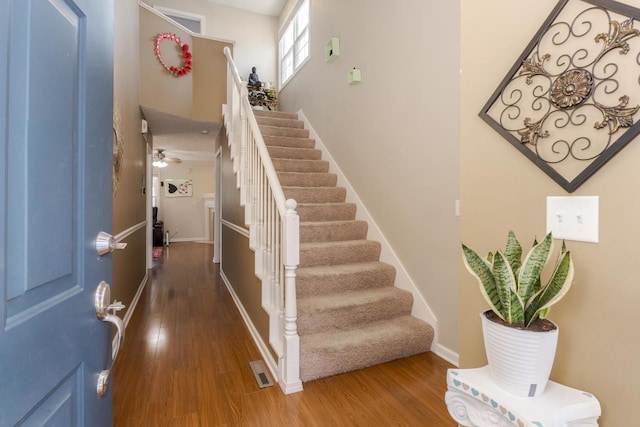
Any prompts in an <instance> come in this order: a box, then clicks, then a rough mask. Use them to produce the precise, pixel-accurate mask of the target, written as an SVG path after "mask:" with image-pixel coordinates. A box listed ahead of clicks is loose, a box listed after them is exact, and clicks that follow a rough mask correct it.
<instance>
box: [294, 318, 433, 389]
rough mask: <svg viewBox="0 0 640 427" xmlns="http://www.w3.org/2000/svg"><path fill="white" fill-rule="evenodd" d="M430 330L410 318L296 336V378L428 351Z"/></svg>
mask: <svg viewBox="0 0 640 427" xmlns="http://www.w3.org/2000/svg"><path fill="white" fill-rule="evenodd" d="M433 336H434V330H433V328H432V327H431V325H429V324H428V323H426V322H423V321H422V320H419V319H417V318H415V317H412V316H402V317H397V318H395V319H392V320H383V321H380V322H374V323H370V324H368V325H366V326H362V327H352V328H347V329H340V330H332V331H325V332H320V333H317V334H312V335H303V336H300V378H301V380H302V381H311V380H314V379H317V378H322V377H328V376H331V375H336V374H341V373H344V372H349V371H354V370H356V369H362V368H366V367H368V366H373V365H377V364H380V363H384V362H389V361H392V360H396V359H400V358H403V357H409V356H413V355H416V354H419V353H424V352H426V351H429V349H430V348H431V343H432V341H433Z"/></svg>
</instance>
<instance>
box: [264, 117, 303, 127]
mask: <svg viewBox="0 0 640 427" xmlns="http://www.w3.org/2000/svg"><path fill="white" fill-rule="evenodd" d="M256 121H257V122H258V125H259V126H276V127H287V128H295V129H303V128H304V122H303V121H300V120H298V119H288V118H283V117H268V116H262V117H261V116H256Z"/></svg>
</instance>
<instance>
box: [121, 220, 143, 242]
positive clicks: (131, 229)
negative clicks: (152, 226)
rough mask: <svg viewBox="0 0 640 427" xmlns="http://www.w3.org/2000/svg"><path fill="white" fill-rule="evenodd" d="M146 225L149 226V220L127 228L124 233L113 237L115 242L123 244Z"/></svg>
mask: <svg viewBox="0 0 640 427" xmlns="http://www.w3.org/2000/svg"><path fill="white" fill-rule="evenodd" d="M145 225H147V220H144V221H142V222H139V223H137V224H136V225H134V226H131V227H129V228H127V229H126V230H124V231H121V232H120V233H118V234H116V235H115V236H113V238H114V240H115V241H116V242H121V241H123V240H124V239H126V238H127V237H129V236H131V235H132V234H133V233H135V232H136V231H138V230H140V229H141V228H142V227H144V226H145Z"/></svg>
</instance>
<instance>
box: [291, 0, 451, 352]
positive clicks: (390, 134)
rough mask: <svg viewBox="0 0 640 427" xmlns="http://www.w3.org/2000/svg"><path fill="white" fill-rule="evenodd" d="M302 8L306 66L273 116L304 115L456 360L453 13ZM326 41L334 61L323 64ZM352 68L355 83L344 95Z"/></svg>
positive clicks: (372, 2)
mask: <svg viewBox="0 0 640 427" xmlns="http://www.w3.org/2000/svg"><path fill="white" fill-rule="evenodd" d="M289 6H290V5H288V7H286V8H285V10H287V9H288V8H289ZM310 7H311V23H310V31H311V45H310V53H311V57H310V59H309V61H308V62H307V63H306V64H305V65H304V66H303V67H302V68H301V70H300V72H299V73H298V74H297V75H296V76H295V77H294V78H293V79H292V80H291V81H290V82H289V83H288V84H287V86H285V88H284V89H282V91H281V92H280V105H281V107H282V108H281V109H282V110H285V111H297V110H298V109H303V110H304V112H305V114H306V116H307V117H308V118H309V120H310V121H311V123H312V125H313V127H314V129H315V130H316V131H317V132H318V134H319V136H320V138H321V139H322V140H323V142H324V143H325V144H326V145H327V147H328V148H329V150H330V151H331V154H332V156H333V157H334V158H335V159H336V161H337V162H338V163H339V166H340V167H341V169H342V170H343V171H344V172H345V174H346V176H347V179H348V180H349V181H350V182H351V184H352V185H353V187H354V188H355V190H356V191H357V192H358V194H359V196H360V197H361V199H362V200H363V202H364V204H365V205H366V206H367V208H368V210H369V211H370V213H371V214H372V216H373V217H374V220H375V221H376V223H377V224H378V225H379V226H380V227H381V229H382V232H383V233H384V235H385V236H386V237H387V239H388V240H389V242H390V244H391V245H392V247H393V248H394V250H395V251H396V253H397V254H398V255H399V257H400V259H401V261H402V262H403V263H404V265H405V267H406V268H407V270H408V272H409V274H410V276H411V277H412V278H413V280H414V282H415V283H416V284H417V286H418V288H419V289H420V291H421V292H422V293H423V295H424V296H425V299H426V300H427V301H428V302H429V304H430V306H431V307H432V308H433V310H434V311H435V314H436V316H437V317H438V320H439V326H440V343H441V344H442V345H444V346H446V347H448V348H449V349H450V350H452V351H453V352H457V351H458V265H459V262H460V258H459V238H458V218H456V216H455V210H454V206H455V201H456V199H458V198H459V196H458V194H459V172H460V170H459V117H458V114H459V40H460V35H459V32H460V25H459V2H455V1H454V2H448V1H442V2H426V1H422V0H405V1H402V2H389V1H382V0H351V1H348V2H345V1H341V0H322V1H311V3H310ZM331 36H338V37H340V51H341V55H340V57H338V58H337V59H336V60H335V61H334V62H333V63H325V61H324V46H325V44H326V42H327V41H328V40H329V38H330V37H331ZM353 67H358V68H360V69H361V70H362V73H363V78H364V80H363V82H362V83H361V84H359V85H353V86H350V85H348V84H347V73H348V71H349V70H350V69H352V68H353Z"/></svg>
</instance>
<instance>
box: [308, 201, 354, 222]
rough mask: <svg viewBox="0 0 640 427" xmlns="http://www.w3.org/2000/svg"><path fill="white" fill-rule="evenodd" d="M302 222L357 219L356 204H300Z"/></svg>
mask: <svg viewBox="0 0 640 427" xmlns="http://www.w3.org/2000/svg"><path fill="white" fill-rule="evenodd" d="M296 211H297V212H298V216H299V217H300V221H347V220H352V219H355V217H356V205H355V204H354V203H298V207H297V208H296Z"/></svg>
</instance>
